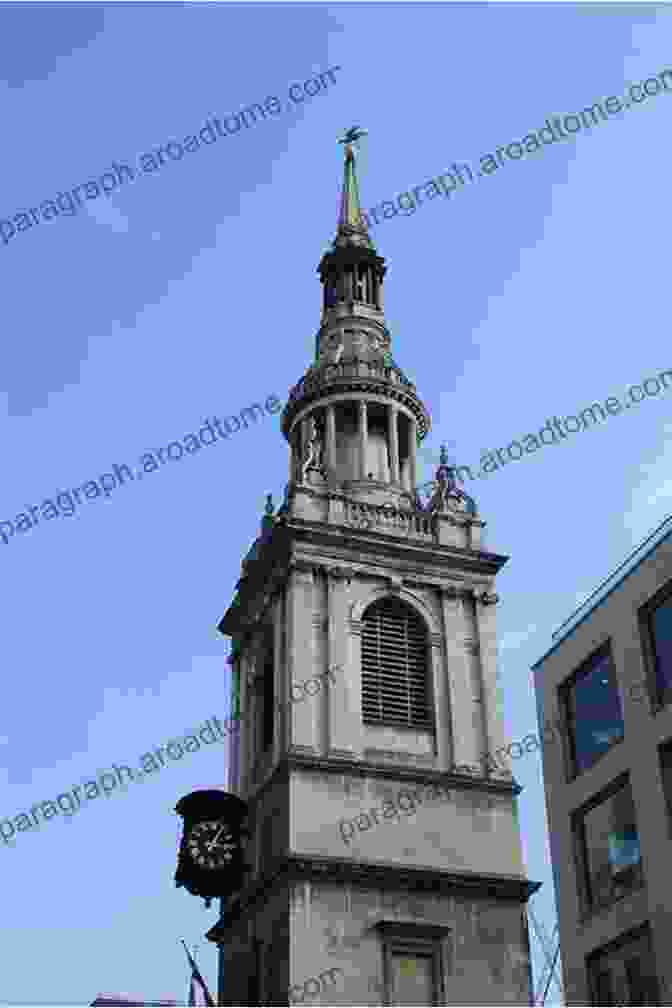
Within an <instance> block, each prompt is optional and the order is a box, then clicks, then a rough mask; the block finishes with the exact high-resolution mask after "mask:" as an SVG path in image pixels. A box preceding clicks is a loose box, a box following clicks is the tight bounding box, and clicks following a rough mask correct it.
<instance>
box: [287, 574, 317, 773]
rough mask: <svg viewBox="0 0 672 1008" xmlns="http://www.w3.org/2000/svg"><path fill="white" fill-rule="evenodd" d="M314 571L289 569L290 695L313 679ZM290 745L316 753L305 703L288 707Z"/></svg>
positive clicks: (312, 725)
mask: <svg viewBox="0 0 672 1008" xmlns="http://www.w3.org/2000/svg"><path fill="white" fill-rule="evenodd" d="M313 581H314V577H313V569H312V567H303V566H292V568H291V572H290V577H289V584H288V599H287V630H288V646H287V669H288V672H289V695H288V696H287V697H286V701H287V702H288V701H290V700H291V698H292V686H293V685H297V686H300V685H301V684H302V683H304V682H305V681H306V679H309V678H310V677H311V676H312V675H313V669H314V667H315V662H314V657H313V587H314V585H313ZM287 711H288V716H289V743H290V746H291V748H292V749H294V750H295V751H297V752H305V753H311V754H316V753H317V752H318V737H317V732H318V726H317V723H316V721H315V720H314V718H312V716H311V706H310V705H309V704H308V703H305V702H301V703H290V704H289V706H288V707H287Z"/></svg>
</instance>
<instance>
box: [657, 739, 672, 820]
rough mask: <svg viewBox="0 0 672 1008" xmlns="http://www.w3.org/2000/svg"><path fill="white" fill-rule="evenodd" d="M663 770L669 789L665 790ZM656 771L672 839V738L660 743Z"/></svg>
mask: <svg viewBox="0 0 672 1008" xmlns="http://www.w3.org/2000/svg"><path fill="white" fill-rule="evenodd" d="M666 763H667V765H666ZM665 770H669V777H670V786H669V788H666V786H665V773H664V771H665ZM658 771H659V773H660V782H661V785H662V791H663V798H664V799H665V805H666V811H667V825H668V829H669V834H670V837H672V738H667V739H665V741H664V742H661V743H660V745H659V746H658Z"/></svg>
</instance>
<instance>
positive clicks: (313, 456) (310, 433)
mask: <svg viewBox="0 0 672 1008" xmlns="http://www.w3.org/2000/svg"><path fill="white" fill-rule="evenodd" d="M306 434H307V440H306V444H305V447H304V449H303V458H302V459H301V463H300V466H299V478H300V480H301V482H302V483H303V482H305V480H306V477H307V475H308V473H309V472H311V471H313V472H318V473H320V474H321V475H322V476H324V475H325V471H324V463H323V461H322V456H323V445H322V439H321V437H320V433H319V431H318V429H317V424H316V423H315V420H314V418H313V417H311V418H310V420H308V423H307V431H306Z"/></svg>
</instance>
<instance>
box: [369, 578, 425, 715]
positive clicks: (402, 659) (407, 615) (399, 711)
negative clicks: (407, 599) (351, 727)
mask: <svg viewBox="0 0 672 1008" xmlns="http://www.w3.org/2000/svg"><path fill="white" fill-rule="evenodd" d="M362 622H363V624H364V629H363V632H362V718H363V721H364V724H371V725H374V724H377V725H382V724H384V725H398V726H399V727H403V728H430V729H431V727H432V724H433V720H432V714H431V708H430V698H429V689H428V666H429V662H428V657H429V650H428V646H427V633H426V631H425V626H424V624H423V622H422V620H421V619H420V617H419V616H417V615H416V613H415V612H414V611H413V610H412V609H411V608H410V607H409V606H407V605H406V604H405V603H404V602H401V601H400V600H399V599H397V598H385V599H381V600H380V601H379V602H374V603H373V604H372V605H370V606H369V608H368V609H367V610H366V612H365V613H364V616H363V617H362Z"/></svg>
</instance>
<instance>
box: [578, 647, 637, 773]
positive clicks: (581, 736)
mask: <svg viewBox="0 0 672 1008" xmlns="http://www.w3.org/2000/svg"><path fill="white" fill-rule="evenodd" d="M568 701H569V703H568V707H569V709H568V715H569V727H570V731H571V735H572V743H573V750H574V762H575V769H576V771H577V772H578V773H580V772H581V771H583V770H586V769H588V767H590V766H592V765H593V763H594V762H595V761H596V760H597V759H598V758H599V757H600V756H601V755H602V753H604V752H606V751H607V749H609V748H610V747H611V746H612V745H613V744H614V742H617V741H618V740H619V739H621V738H622V737H623V714H622V711H621V698H620V695H619V692H618V688H617V686H616V677H615V675H614V670H613V666H612V662H611V656H610V655H609V654H608V653H607V654H602V655H600V656H598V657H597V658H595V659H593V660H591V662H590V663H589V664H588V665H587V666H586V668H585V670H582V671H581V672H580V673H579V674H578V676H577V679H576V681H575V682H574V683H573V685H572V687H571V688H570V690H569V696H568Z"/></svg>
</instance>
